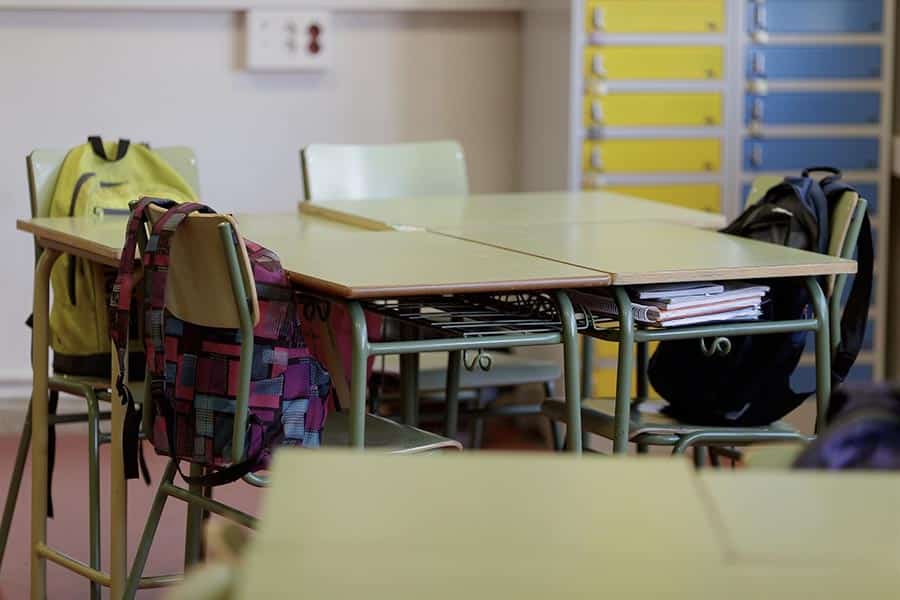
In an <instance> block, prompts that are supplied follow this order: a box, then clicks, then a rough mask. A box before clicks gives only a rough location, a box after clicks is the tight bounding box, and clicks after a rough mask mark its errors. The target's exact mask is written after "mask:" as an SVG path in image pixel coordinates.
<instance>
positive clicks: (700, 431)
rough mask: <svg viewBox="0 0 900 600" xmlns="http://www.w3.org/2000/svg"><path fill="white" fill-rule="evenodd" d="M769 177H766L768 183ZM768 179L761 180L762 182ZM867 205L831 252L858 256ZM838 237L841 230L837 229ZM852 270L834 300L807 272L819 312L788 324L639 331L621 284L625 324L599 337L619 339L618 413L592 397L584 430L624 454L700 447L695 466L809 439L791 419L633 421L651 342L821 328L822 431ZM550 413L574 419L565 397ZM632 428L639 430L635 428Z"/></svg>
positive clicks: (858, 206)
mask: <svg viewBox="0 0 900 600" xmlns="http://www.w3.org/2000/svg"><path fill="white" fill-rule="evenodd" d="M763 183H764V182H763ZM762 187H763V186H761V185H756V186H754V189H756V188H762ZM758 196H759V195H758V194H755V193H754V192H753V191H751V195H750V198H749V201H751V202H752V201H755V200H758ZM866 209H867V202H866V200H865V199H864V198H858V199H857V201H856V203H855V206H854V208H853V210H849V211H847V215H846V217H847V219H848V222H842V223H837V224H832V225H833V229H832V230H833V232H834V231H835V230H838V231H840V230H841V229H843V231H845V232H846V234H845V235H844V236H842V237H843V242H842V244H841V245H840V247H838V246H837V242H833V245H832V248H830V253H831V254H834V255H836V256H839V257H842V258H852V257H853V253H854V251H855V248H856V242H857V239H858V237H859V231H860V227H861V226H862V221H863V216H864V215H865V212H866ZM832 237H833V239H835V236H834V234H833V236H832ZM847 280H848V276H847V275H839V276H837V277H835V278H834V279H833V280H832V281H830V282H829V287H830V288H831V289H830V290H829V291H830V294H829V297H828V299H827V300H826V295H825V293H824V292H823V290H822V289H821V287H820V286H819V284H818V281H817V280H816V278H814V277H808V278H806V286H807V289H808V291H809V293H810V298H811V301H812V304H813V308H814V312H815V318H814V319H806V320H801V321H787V322H757V323H743V324H728V323H723V324H719V325H708V326H699V327H683V328H675V329H670V330H665V329H638V328H636V327H635V325H634V320H633V317H632V311H631V299H630V297H629V296H628V294H627V292H626V290H625V289H624V288H621V287H618V288H614V293H615V299H616V302H617V305H618V310H619V314H620V315H622V317H620V320H619V327H618V328H616V329H609V330H607V331H604V332H595V333H593V334H592V335H596V337H598V338H600V339H604V340H608V341H617V342H618V343H619V364H618V373H617V394H616V398H615V401H614V411H613V414H612V415H610V414H609V413H608V412H606V411H604V410H602V407H592V406H591V405H592V404H594V402H593V401H591V400H587V401H585V404H586V406H584V408H583V409H582V427H583V429H584V431H585V432H589V433H594V434H597V435H601V436H604V437H608V438H611V439H612V440H613V442H614V449H615V452H617V453H622V452H626V451H627V447H628V446H627V445H628V443H629V442H633V443H635V444H637V449H638V452H639V453H643V452H646V451H647V448H648V447H649V446H671V447H672V448H673V450H672V453H673V454H683V453H685V452H686V451H687V450H688V449H690V448H694V449H695V454H694V460H695V464H697V465H698V466H700V465H701V464H702V463H703V462H704V460H705V458H704V455H705V453H704V450H705V448H718V447H731V446H744V445H751V444H758V443H767V442H806V441H808V440H809V437H808V436H806V435H803V434H802V433H800V432H798V431H796V430H794V429H792V428H790V427H789V426H787V425H786V424H783V423H776V424H773V425H770V426H766V427H741V428H737V427H701V426H692V425H688V424H681V423H677V422H672V423H671V424H666V423H653V422H650V423H648V424H647V425H646V427H642V426H641V425H638V424H635V423H633V422H632V417H633V416H635V414H634V413H635V412H637V413H638V414H639V409H640V406H641V404H643V403H645V402H647V400H648V395H649V387H650V386H649V381H648V379H647V364H648V362H649V356H648V351H647V343H648V342H651V341H663V340H675V339H694V338H717V337H724V336H729V335H762V334H767V333H779V332H788V331H814V332H815V334H816V367H817V373H816V383H817V394H816V431H817V432H818V431H819V430H820V428H821V426H822V424H823V423H822V420H823V419H824V417H825V415H826V413H827V411H828V399H829V397H830V395H831V380H830V378H831V369H830V364H831V354H832V352H833V350H834V349H835V348H836V347H837V345H838V344H839V343H840V315H841V306H840V301H841V296H842V291H843V289H844V287H845V286H846V282H847ZM635 344H637V370H638V371H637V372H638V379H637V389H636V397H635V398H634V400H631V398H630V387H631V381H630V379H631V374H632V366H633V348H634V346H635ZM543 408H544V412H545V414H547V415H548V417H550V418H551V419H553V420H557V421H562V422H566V421H567V417H566V414H565V411H564V410H563V407H562V406H561V404H560V403H559V402H558V401H550V402H546V403H545V404H544V407H543ZM632 429H638V431H637V432H633V431H632Z"/></svg>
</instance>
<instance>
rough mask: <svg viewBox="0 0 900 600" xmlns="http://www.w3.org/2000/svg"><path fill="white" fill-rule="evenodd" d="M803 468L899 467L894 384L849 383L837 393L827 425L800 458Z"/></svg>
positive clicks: (899, 403) (898, 398)
mask: <svg viewBox="0 0 900 600" xmlns="http://www.w3.org/2000/svg"><path fill="white" fill-rule="evenodd" d="M794 466H795V467H797V468H800V469H891V470H898V469H900V393H898V389H897V387H896V386H894V385H888V384H871V383H870V384H856V385H847V386H845V387H844V388H843V389H840V390H838V391H837V392H835V393H834V395H833V396H832V398H831V404H830V405H829V409H828V427H827V429H826V430H825V432H824V433H823V434H822V435H820V436H819V437H818V438H816V440H815V441H814V442H812V443H811V444H810V445H809V446H807V447H806V449H805V450H804V451H803V452H802V453H801V454H800V456H799V457H797V459H796V461H795V462H794Z"/></svg>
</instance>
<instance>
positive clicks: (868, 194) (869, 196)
mask: <svg viewBox="0 0 900 600" xmlns="http://www.w3.org/2000/svg"><path fill="white" fill-rule="evenodd" d="M850 185H852V186H853V187H854V188H856V191H858V192H859V195H860V196H862V197H863V198H865V199H866V202H867V203H868V208H869V216H872V217H874V216H875V215H877V214H878V184H877V183H853V182H850Z"/></svg>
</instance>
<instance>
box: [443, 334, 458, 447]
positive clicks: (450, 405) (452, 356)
mask: <svg viewBox="0 0 900 600" xmlns="http://www.w3.org/2000/svg"><path fill="white" fill-rule="evenodd" d="M461 366H462V351H461V350H454V351H453V352H450V353H449V355H448V356H447V389H446V392H445V396H446V416H445V419H446V423H445V424H444V435H445V436H447V437H448V438H450V439H451V440H452V439H455V438H456V433H457V431H458V430H459V377H460V368H461Z"/></svg>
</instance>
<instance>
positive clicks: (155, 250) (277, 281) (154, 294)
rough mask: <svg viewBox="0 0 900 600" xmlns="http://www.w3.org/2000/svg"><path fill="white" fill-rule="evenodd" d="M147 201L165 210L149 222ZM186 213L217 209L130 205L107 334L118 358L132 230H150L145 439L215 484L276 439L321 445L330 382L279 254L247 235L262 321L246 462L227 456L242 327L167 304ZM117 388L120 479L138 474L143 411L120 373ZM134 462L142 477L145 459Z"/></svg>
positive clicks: (263, 455) (130, 288) (255, 461)
mask: <svg viewBox="0 0 900 600" xmlns="http://www.w3.org/2000/svg"><path fill="white" fill-rule="evenodd" d="M150 205H156V206H160V207H162V208H165V209H167V212H166V213H165V214H164V215H163V216H162V217H161V218H160V219H159V220H158V221H157V222H156V224H155V225H151V224H150V221H149V219H148V207H149V206H150ZM192 213H206V214H215V211H213V210H212V209H211V208H209V207H207V206H204V205H202V204H196V203H188V204H176V203H175V202H172V201H169V200H159V199H155V198H142V199H141V200H139V201H138V202H136V203H134V204H133V205H132V214H131V219H130V220H129V222H128V229H127V233H126V239H125V247H124V248H123V250H122V260H121V263H120V265H119V272H118V277H117V278H116V283H115V286H114V287H113V291H112V297H111V300H110V305H111V316H110V323H111V324H112V326H111V327H110V331H111V335H112V338H113V342H114V343H115V346H116V352H117V355H118V360H119V363H120V365H121V364H122V362H123V361H124V358H125V356H124V351H125V349H126V348H127V347H128V333H129V331H128V324H129V313H130V312H131V306H132V302H133V295H134V291H135V290H134V287H135V284H136V282H137V277H136V275H137V272H136V271H137V269H136V266H137V265H136V263H135V252H136V248H137V244H138V238H139V236H142V235H143V234H144V233H145V232H148V231H149V235H148V236H147V242H146V244H145V245H144V249H143V253H142V263H143V288H144V290H143V299H142V303H143V308H142V311H143V315H144V319H143V322H144V346H145V349H146V353H147V376H148V377H149V378H150V394H151V398H149V399H146V400H145V401H150V402H152V403H153V408H154V409H155V420H154V426H153V431H152V435H151V436H150V437H151V441H152V442H153V446H154V448H155V449H156V451H157V452H158V453H160V454H165V455H168V456H170V457H172V458H175V459H181V460H187V461H189V462H192V463H198V464H202V465H206V466H207V467H211V469H210V470H209V472H208V474H207V475H204V476H202V477H185V480H186V481H188V482H189V483H197V484H201V485H221V484H224V483H228V482H231V481H235V480H237V479H239V478H240V477H242V476H244V475H245V474H247V473H250V472H253V471H258V470H261V469H265V468H266V467H267V466H268V464H269V459H270V455H271V449H272V447H273V446H276V445H279V444H281V445H292V446H303V447H316V446H318V445H319V442H320V439H321V432H322V427H323V425H324V423H325V417H326V415H327V410H328V395H329V394H330V393H331V379H330V377H329V375H328V373H327V371H325V369H324V368H323V367H322V365H321V364H320V363H319V361H317V360H316V359H315V358H314V357H313V356H312V354H311V353H310V350H309V348H308V347H307V345H306V343H305V342H304V339H303V335H302V331H301V320H300V315H301V313H302V311H301V310H300V305H299V303H298V300H297V295H296V294H295V292H294V290H293V289H292V288H291V284H290V282H289V281H288V278H287V275H286V274H285V272H284V270H283V269H282V267H281V263H280V262H279V260H278V257H277V256H276V255H275V253H273V252H272V251H270V250H268V249H266V248H264V247H262V246H260V245H259V244H255V243H253V242H251V241H249V240H245V241H244V243H245V245H246V248H247V254H248V256H249V259H250V265H251V268H252V272H253V279H254V281H255V282H256V291H257V295H258V298H259V309H260V319H259V323H258V324H257V325H256V326H255V328H254V352H253V367H252V376H251V383H250V397H249V415H248V421H247V430H246V436H245V439H246V442H245V453H244V459H243V460H242V461H241V462H239V463H232V462H231V440H232V431H233V427H232V423H233V419H234V404H235V398H236V394H237V388H238V381H239V371H240V368H239V367H240V354H241V340H240V332H239V331H238V330H235V329H220V328H211V327H204V326H201V325H198V324H194V323H188V322H186V321H182V320H180V319H178V318H176V317H175V316H174V315H172V314H171V313H169V312H168V311H167V310H166V306H165V298H166V282H167V278H168V267H169V257H170V255H169V248H170V243H171V240H172V236H173V235H174V233H175V232H176V231H177V229H178V227H179V226H180V225H181V224H182V223H183V222H184V220H185V219H186V217H187V216H188V215H189V214H192ZM148 228H149V229H148ZM117 389H118V391H119V393H120V394H121V395H122V399H123V402H125V403H127V411H126V422H125V423H126V424H125V453H126V456H125V465H126V467H125V470H126V476H127V477H128V478H136V477H137V475H138V459H139V457H140V452H139V447H138V429H139V423H140V416H139V414H138V411H137V409H136V407H135V405H134V400H133V397H132V394H131V392H130V391H129V390H128V388H127V386H125V385H124V382H123V378H122V375H120V376H119V379H118V381H117ZM140 463H141V465H140V466H141V468H142V469H143V470H144V473H145V477H146V468H145V466H144V465H143V461H140ZM182 476H183V477H184V474H182Z"/></svg>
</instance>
